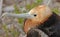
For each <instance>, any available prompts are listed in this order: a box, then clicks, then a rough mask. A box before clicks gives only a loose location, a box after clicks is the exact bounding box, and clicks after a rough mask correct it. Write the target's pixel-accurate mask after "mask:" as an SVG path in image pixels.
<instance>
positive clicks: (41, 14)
mask: <svg viewBox="0 0 60 37" xmlns="http://www.w3.org/2000/svg"><path fill="white" fill-rule="evenodd" d="M4 15H6V16H13V17H18V18H25V21H24V32H25V33H26V34H27V36H26V37H41V36H40V31H42V32H44V33H45V34H46V35H48V37H60V16H59V15H57V14H55V13H54V12H52V10H51V9H50V8H49V7H48V6H46V5H39V6H36V7H34V8H33V9H31V10H30V11H29V12H28V13H24V14H23V13H22V14H11V13H5V14H4ZM4 15H2V16H4Z"/></svg>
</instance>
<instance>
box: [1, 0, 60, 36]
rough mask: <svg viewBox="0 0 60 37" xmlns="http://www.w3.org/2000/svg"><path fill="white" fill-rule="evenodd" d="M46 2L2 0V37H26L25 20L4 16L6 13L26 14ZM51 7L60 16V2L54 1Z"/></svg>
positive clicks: (43, 0) (58, 0)
mask: <svg viewBox="0 0 60 37" xmlns="http://www.w3.org/2000/svg"><path fill="white" fill-rule="evenodd" d="M44 2H46V1H45V0H0V37H25V33H24V31H23V26H24V25H23V23H24V19H20V18H14V17H7V16H3V17H1V16H2V15H3V14H4V13H6V12H9V13H16V14H20V13H26V12H28V11H29V10H31V9H32V8H33V7H35V6H37V5H41V4H43V3H44ZM49 7H50V8H51V9H52V11H54V12H55V13H56V14H57V15H59V16H60V0H52V1H51V2H50V4H49Z"/></svg>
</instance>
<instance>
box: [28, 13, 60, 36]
mask: <svg viewBox="0 0 60 37" xmlns="http://www.w3.org/2000/svg"><path fill="white" fill-rule="evenodd" d="M36 29H39V30H42V31H43V32H44V33H46V34H47V35H48V36H49V37H60V16H58V15H57V14H55V13H53V14H52V15H51V16H50V17H49V19H48V20H46V21H45V22H44V23H42V25H40V26H37V27H36ZM30 30H31V29H30ZM33 31H34V30H32V31H29V32H28V34H27V37H32V36H33V37H34V36H37V37H38V36H39V35H38V34H37V35H36V31H34V32H33Z"/></svg>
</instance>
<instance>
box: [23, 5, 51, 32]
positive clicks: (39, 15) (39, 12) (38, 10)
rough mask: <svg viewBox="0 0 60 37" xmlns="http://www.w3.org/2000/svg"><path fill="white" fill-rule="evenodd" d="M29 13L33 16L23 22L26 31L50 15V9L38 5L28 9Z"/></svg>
mask: <svg viewBox="0 0 60 37" xmlns="http://www.w3.org/2000/svg"><path fill="white" fill-rule="evenodd" d="M29 14H30V15H32V16H34V18H31V19H28V18H27V20H26V21H25V23H24V31H25V32H26V33H27V32H28V31H29V30H30V29H31V28H34V27H36V26H38V25H40V24H41V23H44V22H45V21H46V20H47V19H48V18H49V17H50V16H51V15H52V12H51V9H50V8H49V7H48V6H45V5H39V6H37V7H35V8H33V9H31V10H30V11H29Z"/></svg>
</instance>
